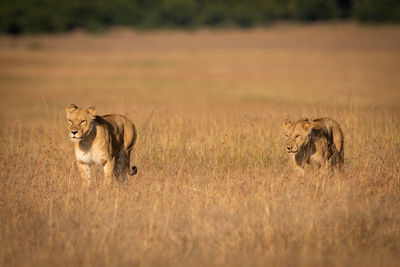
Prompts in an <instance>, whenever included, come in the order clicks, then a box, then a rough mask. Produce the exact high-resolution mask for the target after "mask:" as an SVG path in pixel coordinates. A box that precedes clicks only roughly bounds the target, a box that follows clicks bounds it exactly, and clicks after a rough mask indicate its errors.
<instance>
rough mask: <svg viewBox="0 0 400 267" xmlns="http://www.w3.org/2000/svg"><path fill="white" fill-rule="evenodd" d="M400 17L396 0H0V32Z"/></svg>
mask: <svg viewBox="0 0 400 267" xmlns="http://www.w3.org/2000/svg"><path fill="white" fill-rule="evenodd" d="M349 18H350V19H352V18H354V19H357V20H359V21H361V22H374V23H380V22H400V1H398V0H246V1H243V0H112V1H111V0H67V1H57V0H0V32H3V33H10V34H18V33H23V32H28V33H29V32H64V31H69V30H72V29H76V28H81V29H85V30H88V31H91V32H98V31H103V30H105V29H107V28H108V27H110V26H113V25H117V26H118V25H122V26H133V27H136V28H160V27H173V28H176V27H179V28H193V27H199V26H209V27H226V26H239V27H251V26H254V25H263V24H269V23H271V22H274V21H276V20H293V21H305V22H307V21H317V20H329V19H349Z"/></svg>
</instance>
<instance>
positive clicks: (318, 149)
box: [283, 118, 344, 173]
mask: <svg viewBox="0 0 400 267" xmlns="http://www.w3.org/2000/svg"><path fill="white" fill-rule="evenodd" d="M283 126H284V128H285V130H286V150H287V152H288V153H289V154H290V156H291V158H292V160H293V163H294V165H295V167H296V168H297V169H298V170H299V171H300V172H301V173H304V166H305V165H306V164H310V165H316V166H319V167H339V168H340V167H341V166H342V164H343V158H344V154H343V142H344V139H343V132H342V129H341V128H340V126H339V123H337V122H336V121H335V120H333V119H331V118H319V119H314V120H310V119H308V118H302V119H300V120H298V121H297V122H294V123H293V122H291V121H289V120H285V122H284V123H283Z"/></svg>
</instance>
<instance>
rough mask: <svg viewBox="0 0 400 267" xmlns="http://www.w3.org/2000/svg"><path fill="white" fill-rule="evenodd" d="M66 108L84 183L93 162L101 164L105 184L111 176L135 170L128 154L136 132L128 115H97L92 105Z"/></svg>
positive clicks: (89, 173) (110, 180) (87, 180)
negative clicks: (86, 107)
mask: <svg viewBox="0 0 400 267" xmlns="http://www.w3.org/2000/svg"><path fill="white" fill-rule="evenodd" d="M66 112H67V120H68V129H69V137H70V138H71V141H73V142H74V143H75V156H76V161H77V164H78V168H79V170H80V173H81V176H82V178H84V179H83V180H84V181H83V182H84V185H85V186H86V185H89V184H90V182H91V168H90V164H92V163H94V164H97V165H101V166H103V170H104V175H105V182H106V183H107V184H110V183H111V182H112V177H113V176H115V177H119V176H120V175H121V174H125V173H128V174H130V175H133V174H135V173H136V167H135V166H132V167H131V166H130V156H131V151H132V149H133V146H134V145H135V142H136V136H137V133H136V128H135V126H134V124H133V123H132V122H131V121H130V120H129V119H128V118H127V117H125V116H122V115H117V114H112V115H104V116H97V115H96V109H95V108H94V107H90V108H88V109H85V108H78V107H77V106H76V105H74V104H71V105H69V106H68V107H67V109H66ZM131 168H132V169H131Z"/></svg>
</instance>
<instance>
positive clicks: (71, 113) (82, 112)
mask: <svg viewBox="0 0 400 267" xmlns="http://www.w3.org/2000/svg"><path fill="white" fill-rule="evenodd" d="M66 112H67V120H68V129H69V137H70V138H71V140H72V141H73V142H79V141H80V140H82V138H84V137H85V136H86V135H87V134H88V132H89V131H90V128H91V125H92V122H93V119H94V116H95V115H96V110H95V108H94V107H90V108H88V109H85V108H78V107H77V106H76V105H74V104H71V105H69V106H68V107H67V109H66Z"/></svg>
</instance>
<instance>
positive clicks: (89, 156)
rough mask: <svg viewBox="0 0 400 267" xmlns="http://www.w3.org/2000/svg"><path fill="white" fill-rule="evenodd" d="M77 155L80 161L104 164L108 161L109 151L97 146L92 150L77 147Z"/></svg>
mask: <svg viewBox="0 0 400 267" xmlns="http://www.w3.org/2000/svg"><path fill="white" fill-rule="evenodd" d="M75 156H76V159H77V160H78V161H81V162H84V163H88V164H89V163H95V164H104V163H105V162H106V161H107V158H108V157H107V153H105V152H103V151H101V150H100V149H97V148H96V147H93V148H91V149H90V150H87V151H85V150H82V149H79V148H76V149H75Z"/></svg>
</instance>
